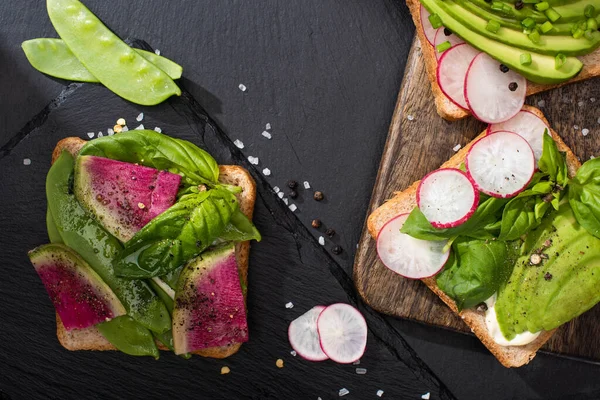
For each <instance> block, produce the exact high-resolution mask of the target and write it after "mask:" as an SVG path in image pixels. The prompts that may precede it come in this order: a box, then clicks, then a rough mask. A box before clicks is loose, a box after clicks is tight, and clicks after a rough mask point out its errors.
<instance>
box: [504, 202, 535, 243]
mask: <svg viewBox="0 0 600 400" xmlns="http://www.w3.org/2000/svg"><path fill="white" fill-rule="evenodd" d="M537 201H538V199H537V198H536V197H534V196H527V197H515V198H514V199H512V200H511V201H509V202H508V204H507V205H506V207H504V211H503V212H502V229H501V230H500V236H499V239H500V240H517V239H519V238H520V237H521V236H522V235H525V234H527V232H529V231H530V230H531V229H533V228H535V227H536V226H538V225H539V222H538V219H537V218H536V217H535V206H536V204H537Z"/></svg>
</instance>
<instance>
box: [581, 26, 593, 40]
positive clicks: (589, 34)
mask: <svg viewBox="0 0 600 400" xmlns="http://www.w3.org/2000/svg"><path fill="white" fill-rule="evenodd" d="M583 35H584V36H585V38H586V39H587V40H594V31H593V30H591V29H588V30H587V31H585V33H584V34H583Z"/></svg>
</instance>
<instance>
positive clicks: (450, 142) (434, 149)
mask: <svg viewBox="0 0 600 400" xmlns="http://www.w3.org/2000/svg"><path fill="white" fill-rule="evenodd" d="M527 104H530V105H533V106H536V107H539V108H540V109H541V110H542V112H544V114H545V115H546V118H547V119H548V120H549V121H550V125H551V126H552V127H553V128H554V129H555V130H556V131H557V132H558V133H559V134H560V135H561V136H562V138H563V139H564V141H565V142H566V143H567V144H568V145H569V146H570V147H571V149H573V151H574V152H575V154H576V155H577V156H579V157H580V160H581V161H582V162H583V161H585V160H588V159H589V158H590V156H592V155H595V156H600V79H599V78H595V79H592V80H589V81H587V82H580V83H576V84H572V85H567V86H565V87H563V88H559V89H555V90H552V91H549V92H545V93H541V94H538V95H535V96H531V97H529V98H527ZM484 127H485V125H484V124H483V123H481V122H479V121H476V120H475V119H474V118H466V119H464V120H461V121H456V122H447V121H444V120H443V119H442V118H440V117H439V116H438V115H437V113H436V111H435V105H434V102H433V95H432V93H431V90H430V84H429V81H428V79H427V73H426V71H425V64H424V63H423V60H422V54H421V44H420V42H419V40H418V39H417V38H415V40H414V42H413V45H412V48H411V51H410V54H409V57H408V61H407V64H406V70H405V76H404V80H403V82H402V87H401V89H400V94H399V96H398V102H397V104H396V110H395V112H394V116H393V118H392V123H391V126H390V130H389V134H388V138H387V142H386V145H385V148H384V151H383V156H382V158H381V164H380V166H379V173H378V176H377V180H376V182H375V187H374V189H373V195H372V198H371V204H370V206H369V213H371V212H372V211H373V210H374V209H376V208H377V207H379V206H380V205H381V204H382V203H384V202H385V200H386V199H389V198H391V197H393V194H394V192H396V191H401V190H404V189H405V188H407V187H408V186H409V185H410V184H411V183H412V182H414V181H416V180H418V179H421V178H422V177H423V176H424V175H425V174H426V173H428V172H430V171H432V170H434V169H436V168H438V167H439V166H440V165H441V164H442V163H443V162H444V161H446V160H447V159H448V158H450V157H451V156H452V155H453V154H454V150H453V148H454V147H455V146H456V145H458V144H460V145H462V146H464V145H465V144H466V143H468V142H470V141H471V140H472V139H473V138H474V137H475V136H477V135H478V134H479V133H481V132H482V131H483V129H484ZM582 129H588V130H589V134H587V136H584V135H583V134H582ZM354 280H355V284H356V287H357V289H358V292H359V293H360V294H361V296H362V297H363V299H364V300H365V302H366V303H368V304H369V305H370V306H371V307H373V308H374V309H375V310H377V311H379V312H382V313H384V314H389V315H393V316H397V317H401V318H408V319H411V320H415V321H420V322H423V323H425V324H430V325H435V326H439V327H443V328H447V329H451V330H454V331H459V332H464V333H469V334H470V330H469V328H468V327H467V326H466V325H465V324H464V322H463V321H462V320H461V319H460V318H459V317H458V316H456V315H455V314H454V313H452V312H451V311H450V309H449V308H448V307H447V306H446V305H445V304H443V303H442V301H441V300H440V299H439V298H438V297H437V296H436V295H434V294H433V292H431V291H430V290H429V289H428V288H427V287H426V286H425V285H424V284H423V283H421V282H420V281H413V280H408V279H404V278H402V277H401V276H399V275H397V274H395V273H393V272H391V271H390V270H388V269H387V268H386V267H385V266H383V264H381V262H379V260H378V258H377V252H376V249H375V241H374V240H373V239H372V238H371V236H370V235H369V233H368V231H367V229H366V226H365V227H364V229H363V233H362V237H361V240H360V243H359V248H358V251H357V254H356V258H355V264H354ZM599 290H600V289H599ZM599 327H600V306H596V307H595V308H593V309H592V310H590V311H588V312H587V313H585V314H584V315H582V316H580V317H579V318H577V319H575V320H573V321H571V322H569V323H568V324H566V325H564V326H562V327H561V328H560V329H559V330H558V331H557V333H556V334H555V335H554V336H553V337H552V339H551V340H550V341H549V342H548V343H547V344H546V345H545V346H544V348H543V350H546V351H549V352H552V353H558V354H561V355H565V356H571V357H577V358H582V359H585V360H589V361H600V338H599V337H598V335H597V332H598V329H599Z"/></svg>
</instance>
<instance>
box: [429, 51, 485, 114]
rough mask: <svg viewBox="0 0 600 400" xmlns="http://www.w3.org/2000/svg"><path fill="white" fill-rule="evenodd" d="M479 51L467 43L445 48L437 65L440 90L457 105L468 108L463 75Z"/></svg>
mask: <svg viewBox="0 0 600 400" xmlns="http://www.w3.org/2000/svg"><path fill="white" fill-rule="evenodd" d="M479 53H481V52H480V51H479V50H477V49H475V48H474V47H471V46H470V45H468V44H467V43H460V44H457V45H456V46H454V47H452V48H450V49H449V50H446V51H445V52H444V53H443V54H442V57H440V59H439V62H438V67H437V82H438V85H439V87H440V89H442V92H444V94H445V95H446V96H447V97H448V98H449V99H450V100H451V101H452V102H453V103H454V104H456V105H457V106H459V107H461V108H464V109H465V110H468V109H469V106H468V104H467V100H466V99H465V76H466V75H467V70H468V69H469V65H471V61H473V59H474V58H475V57H476V56H477V55H478V54H479Z"/></svg>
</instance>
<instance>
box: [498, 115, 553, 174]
mask: <svg viewBox="0 0 600 400" xmlns="http://www.w3.org/2000/svg"><path fill="white" fill-rule="evenodd" d="M546 129H547V130H548V133H550V127H548V125H546V123H545V122H544V121H543V120H542V119H541V118H540V117H538V116H537V115H535V114H534V113H532V112H530V111H527V110H521V111H519V112H518V113H517V115H515V116H514V117H512V118H511V119H509V120H508V121H504V122H500V123H498V124H492V125H490V126H489V128H488V134H492V133H495V132H498V131H509V132H514V133H516V134H517V135H519V136H521V137H522V138H523V139H525V140H527V143H529V145H530V146H531V148H532V150H533V155H534V156H535V161H536V163H537V162H538V161H539V160H540V157H541V156H542V150H543V149H544V132H545V130H546Z"/></svg>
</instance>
